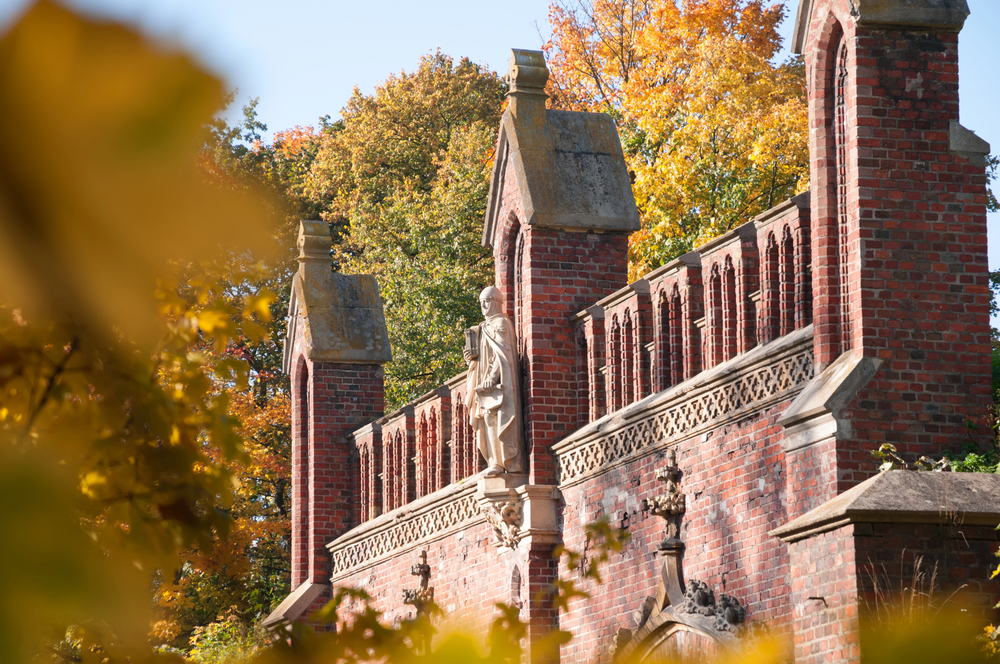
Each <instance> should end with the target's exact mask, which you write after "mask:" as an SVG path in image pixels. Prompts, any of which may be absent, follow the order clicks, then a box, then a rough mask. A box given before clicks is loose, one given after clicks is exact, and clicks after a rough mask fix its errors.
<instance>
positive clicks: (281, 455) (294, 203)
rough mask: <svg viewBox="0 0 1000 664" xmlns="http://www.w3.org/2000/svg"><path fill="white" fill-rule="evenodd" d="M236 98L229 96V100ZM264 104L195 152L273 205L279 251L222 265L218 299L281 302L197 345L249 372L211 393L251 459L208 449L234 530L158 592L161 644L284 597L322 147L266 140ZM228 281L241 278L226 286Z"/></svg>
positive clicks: (222, 181)
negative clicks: (223, 337) (303, 305)
mask: <svg viewBox="0 0 1000 664" xmlns="http://www.w3.org/2000/svg"><path fill="white" fill-rule="evenodd" d="M231 102H232V95H230V96H229V98H228V99H227V103H231ZM256 107H257V100H256V99H252V100H250V101H249V102H248V103H247V104H246V105H245V106H244V107H243V114H242V117H241V119H240V120H239V121H238V122H236V123H233V124H230V123H227V122H226V121H224V120H222V119H216V120H214V121H213V122H212V123H211V124H210V126H209V129H210V131H209V136H208V139H207V141H206V144H205V146H204V148H203V149H202V151H201V153H200V164H201V166H202V168H203V169H204V170H205V171H206V172H207V173H209V174H210V175H211V176H212V179H213V180H214V181H215V182H216V183H217V184H218V185H220V186H225V187H228V188H231V189H235V190H251V191H252V190H260V189H263V190H269V191H270V192H271V194H272V196H271V197H270V200H272V201H274V202H275V203H274V206H275V209H274V210H273V214H272V215H271V216H270V218H271V219H272V221H273V226H272V228H271V233H272V234H273V236H274V238H275V243H276V245H278V246H279V247H280V248H281V249H280V250H279V252H278V254H277V255H276V256H275V257H274V258H273V259H272V260H271V261H269V262H267V263H264V264H258V265H256V269H255V270H253V271H251V270H249V269H248V268H249V267H250V265H248V264H247V261H248V258H251V257H248V256H246V255H244V254H239V253H236V254H234V253H230V254H223V255H222V257H221V258H220V259H217V262H218V265H217V268H218V269H217V272H218V273H219V274H220V275H223V276H222V277H220V279H219V280H218V282H217V283H218V285H219V286H221V289H220V292H219V297H222V298H224V299H226V300H227V301H229V302H233V303H235V302H239V301H241V300H242V299H243V298H245V297H246V296H247V295H248V294H250V293H253V292H261V291H266V292H269V293H273V294H274V301H273V302H272V303H271V305H270V314H271V316H270V320H269V321H268V322H266V323H263V324H262V325H260V326H259V327H257V328H251V327H250V326H252V323H250V322H247V321H242V322H240V323H239V324H238V325H237V326H236V327H235V329H234V331H233V333H232V334H231V335H230V336H229V337H228V339H227V343H226V344H224V345H222V346H219V345H213V344H209V343H204V342H201V343H199V344H197V351H198V352H199V353H201V354H202V355H203V356H204V357H205V358H206V359H205V361H206V364H207V365H209V366H220V365H222V366H224V365H227V364H228V363H231V362H234V361H236V362H241V363H244V364H245V365H246V368H247V376H246V389H244V390H238V391H234V390H232V389H231V388H232V385H231V384H230V382H229V381H225V380H223V381H215V382H214V383H213V389H214V390H215V391H216V392H220V393H222V392H228V393H229V408H230V413H231V415H232V416H234V417H235V418H236V419H237V420H238V421H239V422H240V428H239V433H240V434H241V435H242V437H243V448H244V450H245V452H246V454H245V455H243V456H241V457H239V458H234V459H226V458H225V457H223V456H221V455H220V454H218V452H217V451H216V450H214V449H212V448H209V449H208V450H207V452H206V453H207V454H208V455H209V456H210V458H211V459H212V461H213V462H215V463H216V464H218V465H219V466H220V467H224V468H226V470H227V471H228V472H230V473H231V474H232V476H233V478H234V480H235V482H236V488H235V490H234V499H233V502H232V505H231V506H227V507H225V508H224V509H225V512H226V514H227V516H229V517H230V519H231V521H232V526H231V528H230V530H229V532H228V534H227V536H226V537H220V536H219V535H218V534H216V536H215V537H214V538H213V541H212V542H211V544H212V546H211V548H207V547H201V546H194V547H190V548H188V549H186V550H185V551H183V552H182V553H181V559H182V565H181V568H180V571H179V572H178V573H177V574H176V575H175V576H174V578H173V579H172V580H171V579H164V580H163V581H162V582H161V583H160V584H159V585H158V587H157V589H156V603H157V620H156V622H155V623H154V629H153V633H154V636H155V637H156V639H157V640H158V641H159V642H161V643H164V644H169V645H171V646H173V647H176V648H179V649H183V650H186V649H187V648H188V647H189V646H190V644H191V642H192V636H196V639H201V640H202V641H204V640H206V638H207V637H206V636H205V635H206V634H216V633H218V632H220V630H232V629H236V630H238V631H243V632H248V631H249V632H252V631H253V628H252V625H253V623H254V622H255V621H259V619H260V618H261V617H262V616H263V615H266V614H267V613H268V612H269V611H270V610H271V609H272V608H273V607H274V606H275V605H276V604H277V603H278V602H279V601H280V600H282V599H284V597H285V596H286V595H287V594H288V592H289V574H290V563H289V553H290V541H289V537H290V530H289V515H290V512H291V468H290V466H291V428H290V421H291V407H290V398H289V385H288V377H287V376H285V375H284V374H283V373H282V369H281V362H282V350H283V346H284V340H285V333H286V330H287V325H288V321H287V316H288V300H289V292H290V291H289V287H290V284H291V279H292V275H293V274H294V271H295V268H296V265H297V263H296V261H295V252H294V242H295V233H296V231H297V227H298V220H299V219H302V218H308V217H311V216H314V215H315V214H316V211H315V210H314V209H313V208H312V207H311V206H312V202H311V201H310V200H309V199H308V198H306V197H305V196H304V194H303V186H304V184H305V178H306V176H307V174H308V173H309V169H310V166H311V164H312V161H313V159H314V158H315V155H316V153H317V150H318V145H319V140H318V139H319V133H320V132H322V131H324V130H325V129H326V127H327V124H326V119H325V118H321V120H320V132H317V131H315V130H314V129H313V128H312V127H296V128H294V129H291V130H286V131H280V132H277V133H276V134H275V135H274V139H273V141H272V142H271V143H267V142H265V140H264V134H265V132H266V131H267V127H266V125H264V123H263V122H261V121H260V119H259V118H258V116H257V112H256ZM230 275H232V277H234V278H230ZM198 285H199V284H198V282H197V280H193V279H190V278H184V279H181V280H180V282H179V284H178V286H179V293H180V294H181V296H182V297H184V298H186V299H187V300H188V301H190V302H192V303H194V302H197V301H198V299H199V297H200V293H199V288H198Z"/></svg>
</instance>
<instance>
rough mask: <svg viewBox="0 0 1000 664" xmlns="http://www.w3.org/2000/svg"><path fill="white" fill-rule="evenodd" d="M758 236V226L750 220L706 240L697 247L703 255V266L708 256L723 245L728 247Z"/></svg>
mask: <svg viewBox="0 0 1000 664" xmlns="http://www.w3.org/2000/svg"><path fill="white" fill-rule="evenodd" d="M756 237H757V226H755V225H754V222H752V221H748V222H747V223H745V224H742V225H741V226H737V227H736V228H734V229H733V230H731V231H729V232H728V233H723V234H722V235H720V236H719V237H717V238H715V239H714V240H709V241H708V242H706V243H705V244H703V245H701V246H700V247H698V248H697V249H696V251H697V252H698V254H699V255H700V256H701V259H702V267H704V264H705V259H706V258H708V257H709V256H710V255H711V254H713V253H715V252H716V251H719V250H720V249H722V248H723V247H727V246H729V245H730V244H733V243H735V242H742V241H743V240H745V239H748V238H750V239H753V238H756Z"/></svg>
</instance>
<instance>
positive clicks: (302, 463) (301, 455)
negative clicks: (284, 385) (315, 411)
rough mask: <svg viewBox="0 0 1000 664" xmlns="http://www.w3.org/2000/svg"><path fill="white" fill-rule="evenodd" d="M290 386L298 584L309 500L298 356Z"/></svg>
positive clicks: (304, 379)
mask: <svg viewBox="0 0 1000 664" xmlns="http://www.w3.org/2000/svg"><path fill="white" fill-rule="evenodd" d="M293 366H294V367H295V372H294V374H293V376H292V388H293V394H294V395H295V409H294V411H293V419H294V422H293V425H292V487H293V492H292V549H293V550H292V558H293V560H292V584H293V585H295V586H297V584H300V583H302V581H304V580H305V573H306V569H307V565H308V555H309V553H308V545H307V542H308V539H309V499H308V496H307V493H306V489H305V488H304V487H307V486H309V484H310V482H311V478H310V477H309V428H310V427H309V425H310V412H311V411H310V408H309V365H308V363H307V362H306V359H305V357H304V356H300V357H299V359H298V361H297V362H296V363H295V364H294V365H293Z"/></svg>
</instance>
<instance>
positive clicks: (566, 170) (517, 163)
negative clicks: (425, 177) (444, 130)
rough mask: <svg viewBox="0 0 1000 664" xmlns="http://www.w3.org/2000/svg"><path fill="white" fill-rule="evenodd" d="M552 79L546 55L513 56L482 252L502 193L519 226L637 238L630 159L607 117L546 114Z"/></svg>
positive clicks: (490, 235) (494, 224)
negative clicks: (513, 205) (513, 202)
mask: <svg viewBox="0 0 1000 664" xmlns="http://www.w3.org/2000/svg"><path fill="white" fill-rule="evenodd" d="M548 76H549V72H548V69H547V68H546V67H545V57H544V54H543V53H542V52H541V51H524V50H513V51H511V57H510V68H509V71H508V80H509V82H510V85H511V91H510V93H509V95H508V96H509V98H510V104H509V105H508V107H507V110H506V111H504V115H503V118H502V119H501V121H500V136H499V138H498V139H497V151H496V159H495V160H494V162H493V174H492V176H491V178H490V193H489V199H488V202H487V209H486V220H485V224H484V228H483V245H484V246H493V241H494V237H493V235H494V231H495V229H496V228H498V227H499V224H498V221H497V215H499V214H500V208H501V207H502V206H503V201H504V197H503V196H504V191H505V190H508V191H509V193H508V195H511V194H513V195H514V196H516V197H517V198H519V199H520V200H519V205H518V206H517V207H518V209H519V214H520V219H519V221H520V223H521V224H522V225H525V226H539V227H544V228H557V229H562V230H569V231H581V232H588V231H597V232H631V231H637V230H639V211H638V209H637V208H636V205H635V197H634V196H633V195H632V183H631V180H630V179H629V174H628V167H627V166H626V164H625V154H624V152H623V151H622V144H621V139H620V138H619V137H618V129H617V127H615V123H614V120H612V118H611V116H610V115H607V114H606V113H581V112H576V111H555V110H551V109H546V108H545V98H546V94H545V82H546V81H547V80H548Z"/></svg>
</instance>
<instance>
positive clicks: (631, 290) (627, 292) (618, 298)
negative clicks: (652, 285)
mask: <svg viewBox="0 0 1000 664" xmlns="http://www.w3.org/2000/svg"><path fill="white" fill-rule="evenodd" d="M633 295H649V282H648V281H646V280H645V279H639V280H638V281H633V282H632V283H630V284H629V285H628V286H625V287H623V288H619V289H618V290H616V291H615V292H614V293H612V294H611V295H608V296H607V297H605V298H602V299H600V300H598V301H597V303H596V304H595V305H594V306H596V307H601V308H602V309H604V310H607V309H611V308H612V307H614V306H615V305H618V304H621V303H622V302H624V301H626V300H628V299H629V298H631V297H632V296H633ZM584 311H586V309H585V310H584ZM577 315H579V314H577Z"/></svg>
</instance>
